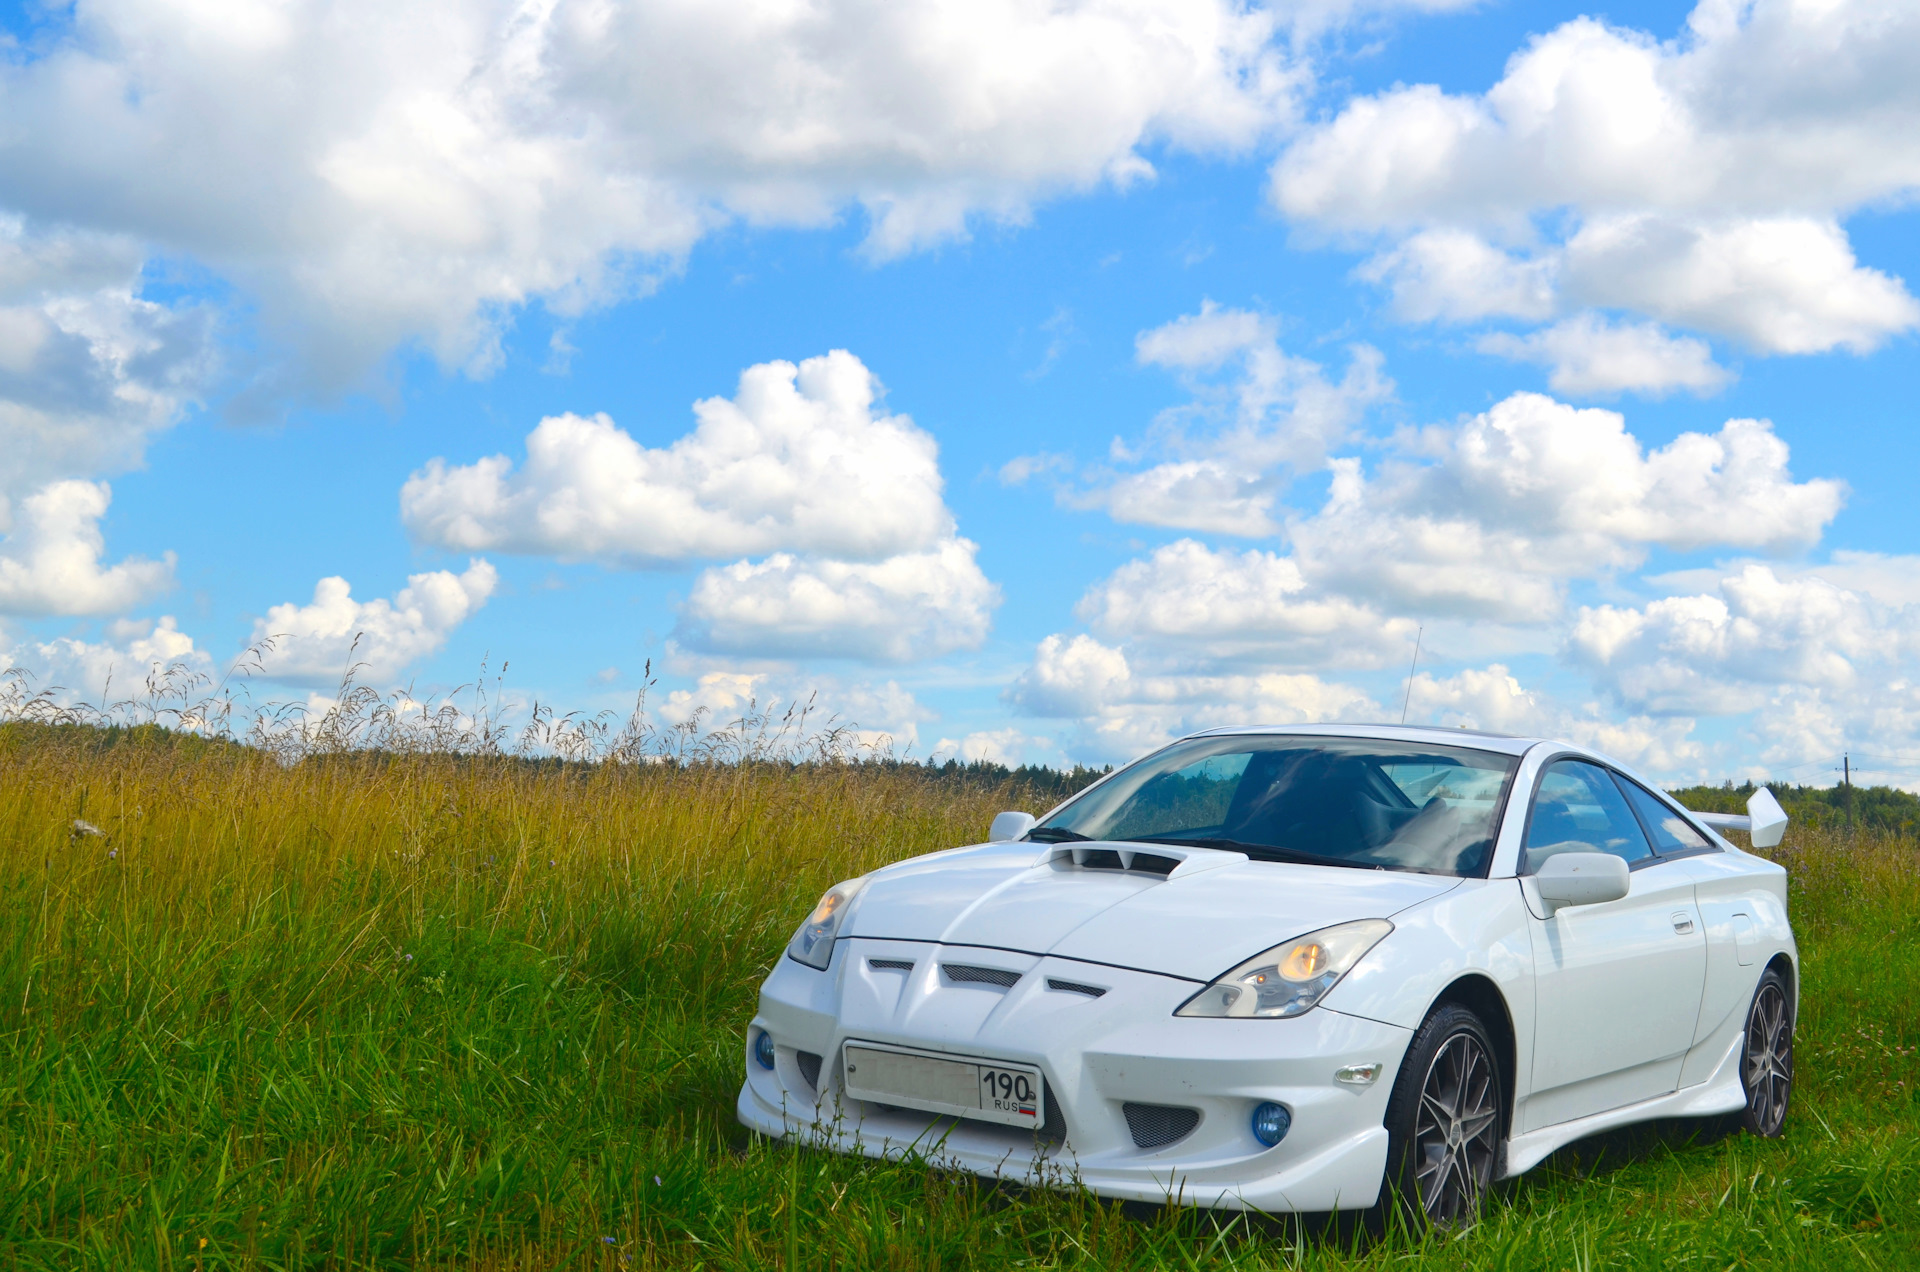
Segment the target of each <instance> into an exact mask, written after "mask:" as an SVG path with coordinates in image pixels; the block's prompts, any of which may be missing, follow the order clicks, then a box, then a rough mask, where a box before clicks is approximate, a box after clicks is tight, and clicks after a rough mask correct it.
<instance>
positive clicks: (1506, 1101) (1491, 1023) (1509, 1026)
mask: <svg viewBox="0 0 1920 1272" xmlns="http://www.w3.org/2000/svg"><path fill="white" fill-rule="evenodd" d="M1448 1003H1458V1004H1459V1005H1460V1006H1462V1007H1465V1008H1466V1009H1467V1010H1469V1011H1471V1012H1472V1013H1473V1014H1474V1015H1476V1016H1478V1017H1479V1018H1480V1023H1481V1024H1483V1025H1485V1026H1486V1027H1487V1032H1488V1033H1490V1034H1492V1035H1493V1045H1494V1047H1495V1049H1497V1050H1498V1051H1499V1053H1500V1057H1499V1059H1500V1094H1501V1096H1502V1097H1503V1098H1502V1100H1501V1106H1502V1113H1501V1116H1502V1117H1503V1118H1504V1119H1506V1121H1507V1123H1508V1124H1507V1125H1505V1126H1502V1127H1501V1128H1500V1132H1501V1138H1503V1139H1504V1138H1506V1137H1507V1136H1508V1135H1509V1134H1511V1132H1512V1130H1513V1127H1512V1120H1513V1107H1514V1104H1513V1102H1514V1093H1515V1091H1516V1089H1517V1087H1516V1082H1517V1078H1516V1075H1515V1074H1514V1068H1515V1066H1516V1065H1517V1064H1518V1056H1519V1040H1518V1036H1517V1035H1516V1034H1515V1033H1514V1028H1513V1012H1512V1011H1511V1010H1509V1009H1508V1007H1507V996H1506V995H1505V994H1503V993H1501V992H1500V987H1499V986H1498V985H1496V984H1495V983H1494V982H1493V980H1492V978H1490V977H1488V976H1485V975H1483V974H1481V973H1479V972H1469V973H1467V974H1466V975H1464V976H1460V977H1457V978H1456V979H1455V980H1453V981H1452V982H1451V983H1450V984H1449V985H1448V986H1447V987H1446V988H1445V989H1443V990H1441V991H1440V993H1439V996H1438V997H1436V998H1435V999H1434V1000H1433V1005H1432V1006H1431V1007H1429V1008H1428V1009H1427V1014H1428V1015H1432V1014H1433V1013H1434V1012H1436V1011H1438V1010H1440V1008H1442V1007H1444V1006H1445V1005H1446V1004H1448Z"/></svg>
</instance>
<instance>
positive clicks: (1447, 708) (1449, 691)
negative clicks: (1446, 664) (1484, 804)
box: [1407, 663, 1709, 780]
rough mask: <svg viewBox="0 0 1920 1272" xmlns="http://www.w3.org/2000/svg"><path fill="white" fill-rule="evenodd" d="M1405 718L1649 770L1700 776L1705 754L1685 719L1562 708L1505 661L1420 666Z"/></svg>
mask: <svg viewBox="0 0 1920 1272" xmlns="http://www.w3.org/2000/svg"><path fill="white" fill-rule="evenodd" d="M1407 701H1408V717H1407V718H1408V719H1409V720H1416V721H1421V722H1424V723H1432V724H1444V725H1450V726H1461V727H1465V728H1470V729H1489V730H1491V731H1493V732H1495V733H1511V734H1517V735H1520V736H1523V737H1525V736H1531V737H1547V738H1564V739H1566V740H1567V741H1570V742H1576V743H1579V744H1580V745H1582V746H1590V747H1593V748H1594V749H1595V750H1597V751H1599V752H1600V753H1601V754H1603V755H1608V756H1612V757H1613V758H1614V759H1616V760H1619V761H1620V762H1621V763H1623V764H1628V765H1632V766H1634V767H1637V768H1640V769H1642V770H1643V771H1645V772H1648V773H1650V774H1654V775H1656V776H1683V775H1684V776H1687V777H1691V778H1693V779H1694V780H1699V779H1700V778H1702V777H1704V776H1705V775H1706V772H1707V769H1706V764H1707V761H1708V759H1709V752H1708V750H1707V748H1706V747H1705V746H1703V745H1702V744H1701V743H1700V742H1698V741H1697V740H1695V739H1694V738H1693V736H1692V734H1693V728H1694V726H1693V722H1692V721H1691V720H1684V719H1676V718H1671V717H1664V718H1663V717H1657V716H1652V715H1646V714H1637V715H1632V716H1628V717H1625V718H1620V717H1618V716H1615V715H1612V714H1609V713H1608V712H1606V711H1605V710H1603V709H1602V708H1601V707H1600V705H1599V704H1597V703H1587V704H1584V705H1583V706H1581V707H1578V708H1575V707H1570V706H1568V705H1567V704H1565V703H1563V702H1560V701H1557V700H1556V699H1555V698H1554V697H1553V696H1552V695H1550V694H1546V693H1542V692H1539V691H1538V690H1532V689H1528V688H1526V687H1525V686H1523V685H1522V684H1521V683H1520V681H1519V679H1518V678H1517V677H1515V676H1514V675H1513V674H1512V672H1510V671H1509V670H1508V669H1507V668H1506V667H1505V666H1503V665H1501V664H1499V663H1493V664H1491V665H1489V666H1486V667H1470V668H1466V669H1464V670H1462V671H1460V672H1457V673H1455V674H1454V675H1451V676H1433V675H1429V674H1428V673H1426V672H1421V673H1420V674H1419V675H1417V676H1415V677H1413V679H1412V681H1411V682H1410V683H1409V685H1408V690H1407Z"/></svg>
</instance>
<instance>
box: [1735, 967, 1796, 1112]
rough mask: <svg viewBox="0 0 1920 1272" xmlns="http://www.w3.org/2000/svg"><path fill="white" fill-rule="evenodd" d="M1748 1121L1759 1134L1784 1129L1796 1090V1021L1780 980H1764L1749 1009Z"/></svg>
mask: <svg viewBox="0 0 1920 1272" xmlns="http://www.w3.org/2000/svg"><path fill="white" fill-rule="evenodd" d="M1746 1079H1747V1124H1748V1126H1749V1127H1751V1128H1752V1129H1753V1131H1754V1132H1755V1133H1756V1134H1759V1135H1766V1136H1773V1135H1778V1134H1779V1133H1780V1126H1781V1123H1783V1122H1785V1121H1786V1119H1787V1098H1788V1097H1789V1096H1790V1095H1791V1094H1792V1091H1793V1021H1792V1019H1791V1018H1790V1014H1789V1012H1788V1011H1787V994H1786V990H1785V989H1784V988H1782V987H1781V985H1780V983H1779V981H1777V980H1773V979H1768V980H1765V981H1763V982H1762V983H1761V985H1760V992H1759V993H1757V994H1755V995H1754V996H1753V1008H1752V1010H1751V1011H1749V1012H1748V1013H1747V1071H1746Z"/></svg>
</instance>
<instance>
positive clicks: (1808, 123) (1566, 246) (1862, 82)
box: [1271, 0, 1920, 354]
mask: <svg viewBox="0 0 1920 1272" xmlns="http://www.w3.org/2000/svg"><path fill="white" fill-rule="evenodd" d="M1916 56H1920V13H1916V11H1915V10H1914V9H1913V8H1912V6H1909V5H1903V4H1898V3H1889V2H1888V0H1836V2H1835V3H1831V4H1818V5H1811V4H1801V3H1797V2H1796V0H1740V2H1735V0H1701V3H1700V4H1699V5H1698V7H1697V8H1695V9H1694V11H1693V13H1692V15H1691V17H1690V18H1689V19H1688V24H1687V30H1686V32H1685V33H1684V34H1683V35H1682V36H1681V37H1680V38H1679V39H1677V40H1673V41H1668V42H1660V41H1657V40H1655V39H1653V38H1652V37H1651V36H1648V35H1646V34H1643V33H1640V32H1636V31H1629V30H1624V29H1621V28H1618V27H1613V26H1609V25H1607V24H1605V23H1604V22H1601V21H1597V20H1595V19H1592V18H1579V19H1576V20H1574V21H1571V22H1568V23H1565V24H1563V25H1561V26H1559V27H1557V28H1555V29H1554V30H1552V31H1550V32H1548V33H1546V34H1545V35H1541V36H1538V37H1535V38H1534V39H1532V40H1531V41H1529V43H1528V44H1527V46H1526V47H1524V48H1523V49H1521V50H1520V51H1518V52H1517V53H1516V54H1515V55H1514V56H1513V58H1512V59H1511V60H1510V61H1509V62H1508V64H1507V67H1506V72H1505V74H1504V75H1503V77H1502V78H1501V79H1500V81H1499V82H1498V83H1496V84H1495V85H1493V86H1492V87H1491V88H1489V89H1488V90H1487V91H1486V92H1485V93H1482V94H1461V95H1449V94H1447V93H1443V92H1442V91H1440V90H1439V89H1438V88H1435V87H1433V86H1431V85H1415V86H1410V87H1409V86H1400V87H1395V88H1393V89H1390V90H1387V91H1385V92H1382V93H1379V94H1376V95H1372V96H1365V97H1359V98H1355V99H1353V100H1352V101H1350V102H1349V103H1347V104H1346V105H1345V106H1344V108H1343V109H1341V110H1340V111H1339V113H1338V114H1337V115H1336V116H1335V117H1334V118H1333V119H1331V120H1329V121H1327V122H1326V123H1325V124H1322V125H1317V126H1315V127H1312V128H1309V129H1308V130H1306V131H1305V132H1304V133H1303V134H1302V135H1301V136H1300V137H1299V138H1298V139H1297V140H1295V141H1294V142H1293V143H1292V144H1291V145H1290V146H1289V148H1288V149H1287V150H1286V152H1285V153H1284V154H1283V155H1282V156H1281V157H1280V159H1279V160H1278V161H1277V162H1276V164H1275V165H1274V168H1273V172H1272V186H1271V193H1272V197H1273V200H1274V203H1275V205H1276V206H1277V207H1278V208H1279V209H1280V210H1281V211H1282V212H1283V213H1284V214H1286V215H1287V216H1288V217H1290V218H1291V219H1293V220H1294V221H1295V222H1296V223H1298V224H1301V225H1304V226H1312V227H1315V228H1316V229H1317V230H1319V231H1321V232H1323V233H1328V234H1331V235H1334V236H1349V237H1351V236H1358V237H1360V238H1361V239H1363V240H1364V239H1369V238H1370V239H1376V240H1377V239H1380V238H1386V239H1387V240H1388V241H1389V242H1390V243H1392V244H1393V245H1392V246H1390V247H1389V248H1388V249H1387V250H1386V251H1384V252H1383V253H1381V254H1380V255H1378V256H1376V257H1375V258H1374V260H1373V261H1372V262H1371V263H1370V264H1369V266H1367V267H1365V268H1364V269H1363V274H1367V275H1369V276H1371V277H1373V278H1375V279H1376V281H1381V282H1383V283H1385V284H1386V285H1388V286H1389V287H1390V288H1391V289H1392V291H1393V293H1394V296H1395V301H1396V307H1397V309H1398V310H1399V311H1400V312H1401V314H1402V315H1403V316H1405V317H1408V318H1410V319H1414V320H1419V321H1430V320H1448V321H1466V320H1472V319H1475V318H1480V317H1486V316H1507V317H1523V318H1533V319H1546V318H1549V317H1551V316H1553V315H1554V314H1558V313H1565V312H1572V311H1577V310H1578V309H1580V308H1583V307H1588V306H1595V307H1600V308H1605V309H1619V310H1627V311H1631V312H1635V313H1638V314H1642V315H1645V316H1647V317H1651V318H1655V319H1658V320H1660V321H1663V322H1666V323H1670V324H1673V325H1677V326H1680V327H1683V328H1690V329H1693V330H1696V331H1701V332H1706V333H1709V334H1711V335H1715V336H1719V337H1723V338H1726V339H1730V340H1734V341H1738V342H1740V343H1743V344H1745V345H1746V346H1747V347H1749V348H1752V349H1754V350H1756V351H1758V352H1762V353H1787V354H1792V353H1811V352H1820V351H1826V350H1831V349H1835V348H1845V349H1850V350H1853V351H1855V352H1866V351H1869V350H1872V349H1875V348H1878V347H1879V346H1881V345H1883V344H1884V343H1885V342H1886V341H1887V340H1888V339H1890V338H1891V337H1893V336H1895V335H1898V334H1900V333H1903V332H1909V331H1912V330H1913V329H1914V328H1915V327H1916V326H1917V325H1920V304H1916V302H1915V300H1914V298H1913V296H1912V295H1911V293H1910V292H1909V291H1908V289H1907V287H1906V284H1905V283H1904V282H1902V281H1901V280H1900V279H1898V278H1894V277H1892V276H1890V275H1888V274H1886V273H1884V272H1883V271H1880V270H1877V269H1874V268H1872V267H1870V266H1865V265H1862V264H1860V263H1859V262H1858V261H1857V260H1856V258H1855V255H1854V252H1853V250H1852V247H1851V245H1850V244H1849V242H1848V240H1847V236H1846V233H1845V231H1844V229H1843V228H1842V227H1841V222H1842V220H1843V219H1844V218H1845V217H1846V216H1847V215H1849V214H1850V213H1852V212H1855V211H1857V210H1859V209H1861V208H1863V207H1866V206H1869V205H1872V204H1876V203H1882V202H1888V201H1897V200H1901V199H1905V198H1910V197H1911V196H1912V194H1913V193H1914V192H1915V191H1916V190H1920V127H1916V125H1920V89H1916V85H1915V80H1914V76H1913V74H1912V66H1913V64H1914V60H1915V58H1916ZM1570 160H1571V161H1570ZM1482 235H1493V236H1494V237H1496V238H1497V239H1499V240H1501V241H1504V242H1505V243H1507V244H1508V245H1509V246H1511V247H1513V248H1515V249H1517V251H1515V252H1509V251H1507V250H1504V249H1499V248H1495V247H1492V246H1490V245H1489V244H1488V243H1486V242H1485V241H1483V239H1482V238H1481V237H1480V236H1482ZM1396 240H1397V241H1396Z"/></svg>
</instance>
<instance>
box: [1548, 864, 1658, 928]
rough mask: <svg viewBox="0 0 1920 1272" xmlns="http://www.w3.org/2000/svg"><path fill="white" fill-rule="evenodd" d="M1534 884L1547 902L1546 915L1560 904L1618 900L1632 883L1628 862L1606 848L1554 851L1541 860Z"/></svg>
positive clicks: (1591, 903) (1585, 903) (1594, 903)
mask: <svg viewBox="0 0 1920 1272" xmlns="http://www.w3.org/2000/svg"><path fill="white" fill-rule="evenodd" d="M1533 884H1534V887H1535V889H1536V890H1537V891H1538V892H1539V894H1540V900H1541V901H1543V902H1545V903H1546V911H1547V915H1546V917H1548V918H1552V917H1553V912H1554V911H1555V910H1557V909H1559V908H1560V907H1561V906H1563V905H1598V904H1599V903H1600V902H1602V901H1618V900H1619V899H1620V898H1621V897H1624V896H1626V895H1627V890H1628V889H1629V888H1631V887H1632V886H1633V878H1632V875H1631V874H1630V873H1629V872H1628V870H1627V863H1626V862H1625V861H1623V860H1621V859H1620V858H1618V857H1616V856H1614V855H1613V854H1612V853H1607V852H1562V853H1555V854H1554V855H1553V856H1551V857H1548V858H1547V859H1546V860H1545V861H1543V862H1541V863H1540V869H1538V870H1537V871H1535V872H1534V874H1533Z"/></svg>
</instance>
